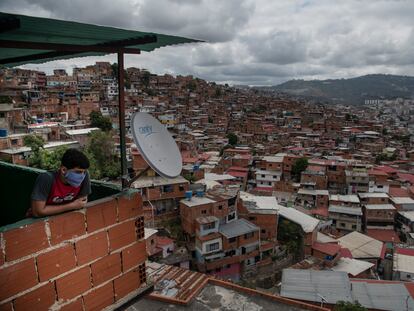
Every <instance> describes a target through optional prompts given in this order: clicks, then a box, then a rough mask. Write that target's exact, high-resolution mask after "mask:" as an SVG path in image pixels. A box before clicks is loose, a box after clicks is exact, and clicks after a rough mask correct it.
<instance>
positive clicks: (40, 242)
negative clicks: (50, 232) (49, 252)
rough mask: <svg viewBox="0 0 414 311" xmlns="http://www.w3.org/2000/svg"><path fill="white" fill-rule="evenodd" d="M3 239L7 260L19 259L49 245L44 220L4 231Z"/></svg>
mask: <svg viewBox="0 0 414 311" xmlns="http://www.w3.org/2000/svg"><path fill="white" fill-rule="evenodd" d="M3 239H4V243H5V251H6V260H7V261H12V260H15V259H19V258H21V257H24V256H27V255H29V254H32V253H34V252H37V251H39V250H42V249H44V248H47V247H48V246H49V242H48V240H47V236H46V231H45V223H44V221H38V222H35V223H32V224H30V225H27V226H24V227H22V228H17V229H13V230H10V231H6V232H4V233H3Z"/></svg>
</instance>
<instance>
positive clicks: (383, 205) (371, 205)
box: [364, 204, 395, 210]
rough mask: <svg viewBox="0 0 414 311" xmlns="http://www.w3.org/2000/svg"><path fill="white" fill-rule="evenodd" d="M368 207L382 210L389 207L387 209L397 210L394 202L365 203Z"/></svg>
mask: <svg viewBox="0 0 414 311" xmlns="http://www.w3.org/2000/svg"><path fill="white" fill-rule="evenodd" d="M364 206H365V208H366V209H369V210H377V209H378V210H382V209H387V210H395V207H394V205H392V204H367V205H364Z"/></svg>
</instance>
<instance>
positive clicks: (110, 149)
mask: <svg viewBox="0 0 414 311" xmlns="http://www.w3.org/2000/svg"><path fill="white" fill-rule="evenodd" d="M85 154H86V155H87V156H88V158H89V161H90V162H91V170H90V173H91V176H92V178H96V179H98V178H102V177H109V178H116V177H119V176H120V174H121V167H120V162H119V159H118V157H117V154H116V152H115V146H114V143H113V139H112V135H111V133H110V132H103V131H93V132H91V133H90V134H89V141H88V144H87V146H86V149H85Z"/></svg>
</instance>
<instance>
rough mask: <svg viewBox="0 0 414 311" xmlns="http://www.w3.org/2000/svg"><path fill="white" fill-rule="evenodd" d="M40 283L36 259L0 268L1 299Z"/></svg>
mask: <svg viewBox="0 0 414 311" xmlns="http://www.w3.org/2000/svg"><path fill="white" fill-rule="evenodd" d="M37 283H38V281H37V273H36V268H35V262H34V259H33V258H32V259H27V260H24V261H22V262H19V263H16V264H14V265H12V266H9V267H7V268H2V269H0V301H1V300H4V299H6V298H8V297H11V296H13V295H15V294H17V293H19V292H21V291H24V290H26V289H28V288H31V287H33V286H35V285H36V284H37Z"/></svg>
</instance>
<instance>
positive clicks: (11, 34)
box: [0, 12, 202, 67]
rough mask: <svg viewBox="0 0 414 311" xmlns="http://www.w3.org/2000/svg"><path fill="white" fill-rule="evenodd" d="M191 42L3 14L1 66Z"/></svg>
mask: <svg viewBox="0 0 414 311" xmlns="http://www.w3.org/2000/svg"><path fill="white" fill-rule="evenodd" d="M191 42H202V41H200V40H195V39H189V38H184V37H178V36H170V35H163V34H157V33H152V32H141V31H134V30H125V29H120V28H115V27H107V26H98V25H92V24H85V23H77V22H72V21H63V20H56V19H50V18H40V17H33V16H24V15H16V14H8V13H2V12H0V47H1V49H0V65H3V66H6V67H13V66H18V65H22V64H27V63H43V62H47V61H51V60H57V59H68V58H73V57H82V56H99V55H105V54H110V53H119V52H122V53H125V54H129V53H131V54H138V53H140V51H146V52H150V51H153V50H154V49H157V48H160V47H163V46H168V45H175V44H182V43H191Z"/></svg>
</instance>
